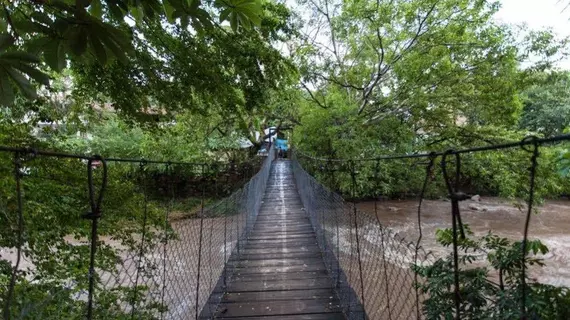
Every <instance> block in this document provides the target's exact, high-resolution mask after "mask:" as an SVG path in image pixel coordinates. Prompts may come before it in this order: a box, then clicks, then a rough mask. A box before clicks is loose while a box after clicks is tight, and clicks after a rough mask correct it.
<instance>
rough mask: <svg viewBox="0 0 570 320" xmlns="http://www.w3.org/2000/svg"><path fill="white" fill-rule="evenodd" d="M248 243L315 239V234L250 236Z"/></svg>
mask: <svg viewBox="0 0 570 320" xmlns="http://www.w3.org/2000/svg"><path fill="white" fill-rule="evenodd" d="M247 238H248V240H249V241H255V240H292V239H295V240H297V239H299V240H300V239H315V233H314V232H311V233H306V232H305V233H300V234H299V233H296V234H291V233H287V234H276V233H273V234H271V233H268V234H258V233H255V234H252V235H250V236H249V237H247Z"/></svg>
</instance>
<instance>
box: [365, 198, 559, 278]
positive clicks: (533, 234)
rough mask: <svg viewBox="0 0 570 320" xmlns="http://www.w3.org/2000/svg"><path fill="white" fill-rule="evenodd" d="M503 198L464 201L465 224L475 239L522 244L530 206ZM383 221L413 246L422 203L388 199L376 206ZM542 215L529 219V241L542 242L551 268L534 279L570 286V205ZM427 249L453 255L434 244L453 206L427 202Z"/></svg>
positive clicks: (369, 208)
mask: <svg viewBox="0 0 570 320" xmlns="http://www.w3.org/2000/svg"><path fill="white" fill-rule="evenodd" d="M357 206H358V208H359V209H360V210H362V211H364V212H368V213H372V214H374V207H375V202H374V201H366V202H361V203H359V204H358V205H357ZM518 207H519V208H517V205H516V204H514V203H513V202H509V201H508V200H505V199H500V198H486V197H482V198H481V201H473V200H467V201H463V202H461V203H460V208H461V217H462V221H463V223H464V224H469V226H470V228H471V230H472V231H473V232H474V233H475V235H476V236H482V235H484V234H486V233H487V232H488V231H489V230H491V231H493V232H494V233H495V234H497V235H499V236H501V237H505V238H508V239H510V240H522V237H523V229H524V223H525V217H526V208H525V206H524V205H523V206H518ZM376 208H377V212H378V217H379V219H380V221H381V223H382V224H384V225H385V226H388V227H390V228H391V229H393V230H394V231H395V232H397V233H399V234H400V235H401V236H403V237H404V238H405V239H407V240H408V241H410V242H412V241H413V242H415V241H416V240H417V238H418V235H419V231H418V220H417V219H418V217H417V210H418V201H416V200H389V201H378V202H376ZM537 209H538V214H533V215H532V217H531V221H530V228H529V239H540V240H541V241H542V242H543V243H544V244H545V245H546V246H547V247H548V248H549V249H550V251H549V252H548V253H547V254H546V255H544V256H543V257H542V258H544V260H545V263H546V265H545V266H544V267H542V268H532V269H531V277H533V278H534V279H536V280H537V281H539V282H541V283H546V284H552V285H558V286H570V201H567V200H553V201H547V202H546V203H545V204H544V205H542V206H538V207H537ZM421 220H422V223H421V226H422V234H423V237H422V242H421V245H422V247H424V248H425V250H426V251H432V252H433V253H434V254H435V255H436V256H442V255H444V254H446V253H448V252H449V249H448V248H444V247H442V246H441V245H439V244H437V243H436V241H435V232H436V230H437V229H441V228H450V227H451V203H450V202H449V201H441V200H424V202H423V205H422V212H421Z"/></svg>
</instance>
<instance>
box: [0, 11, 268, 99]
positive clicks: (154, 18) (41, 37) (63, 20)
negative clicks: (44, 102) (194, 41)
mask: <svg viewBox="0 0 570 320" xmlns="http://www.w3.org/2000/svg"><path fill="white" fill-rule="evenodd" d="M0 13H1V16H2V21H1V22H2V23H0V64H1V65H2V72H1V73H0V84H1V86H0V88H1V90H2V91H0V93H1V94H0V96H1V97H2V100H1V101H0V102H2V104H3V105H9V104H11V103H12V101H13V99H14V88H17V89H18V90H19V91H20V92H22V93H23V94H24V95H25V96H26V97H28V98H32V99H33V98H35V97H36V93H35V92H36V90H35V87H34V86H33V85H32V84H31V83H30V81H29V80H30V79H33V80H34V81H35V82H37V83H38V84H41V85H46V86H47V85H49V78H48V77H47V75H46V74H45V73H44V72H43V71H42V70H45V69H46V66H47V67H49V68H50V69H52V70H55V71H57V72H59V71H61V70H63V69H64V68H65V67H66V66H67V65H68V60H72V61H73V60H85V61H96V62H98V63H99V64H101V65H105V64H106V63H108V62H109V61H111V60H118V61H121V62H123V63H126V62H128V61H129V56H132V54H133V53H134V41H135V39H137V38H139V37H148V34H146V33H145V31H147V30H145V29H144V28H143V27H142V26H144V25H145V24H149V23H150V24H161V23H163V24H169V25H170V26H171V27H176V28H179V29H185V30H193V31H194V32H203V31H205V30H213V29H215V28H219V23H220V22H223V21H229V22H230V25H231V27H232V28H233V30H238V29H250V28H251V27H252V26H254V25H259V24H260V22H261V18H260V15H261V2H259V1H256V0H245V1H244V0H239V1H233V0H230V1H210V2H206V3H202V2H201V1H199V0H196V1H188V0H164V1H160V0H149V1H127V0H120V1H110V0H109V1H106V0H48V1H19V0H18V1H3V2H2V6H1V7H0ZM126 20H130V21H132V23H130V24H127V23H126ZM218 20H219V22H217V21H218Z"/></svg>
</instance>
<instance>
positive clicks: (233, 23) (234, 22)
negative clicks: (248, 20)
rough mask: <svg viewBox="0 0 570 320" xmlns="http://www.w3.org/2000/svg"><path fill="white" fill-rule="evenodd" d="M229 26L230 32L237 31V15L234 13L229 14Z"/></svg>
mask: <svg viewBox="0 0 570 320" xmlns="http://www.w3.org/2000/svg"><path fill="white" fill-rule="evenodd" d="M230 26H231V27H232V30H234V31H237V28H238V15H237V13H236V12H232V13H231V14H230Z"/></svg>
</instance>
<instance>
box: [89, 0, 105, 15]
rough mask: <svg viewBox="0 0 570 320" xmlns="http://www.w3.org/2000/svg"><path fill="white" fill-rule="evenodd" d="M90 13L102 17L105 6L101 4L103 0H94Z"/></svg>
mask: <svg viewBox="0 0 570 320" xmlns="http://www.w3.org/2000/svg"><path fill="white" fill-rule="evenodd" d="M89 13H91V14H92V15H93V16H95V17H97V18H99V19H101V17H102V16H103V7H102V6H101V0H92V1H91V5H90V6H89Z"/></svg>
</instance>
